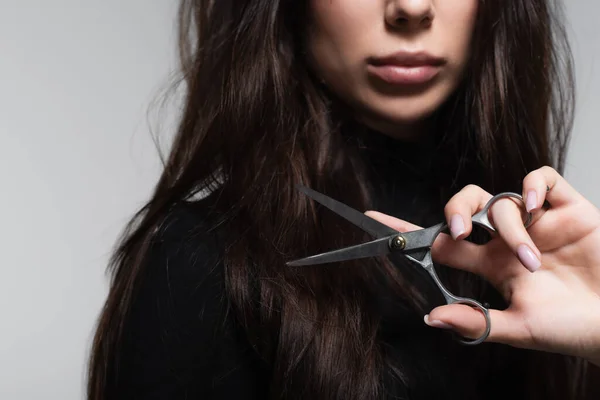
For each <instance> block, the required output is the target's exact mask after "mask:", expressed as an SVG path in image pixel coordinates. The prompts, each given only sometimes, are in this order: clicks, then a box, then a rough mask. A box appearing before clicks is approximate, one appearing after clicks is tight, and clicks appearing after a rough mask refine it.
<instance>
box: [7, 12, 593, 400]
mask: <svg viewBox="0 0 600 400" xmlns="http://www.w3.org/2000/svg"><path fill="white" fill-rule="evenodd" d="M176 3H177V2H176V1H174V0H170V1H167V0H154V1H147V0H105V1H93V2H92V1H83V0H52V1H50V0H29V1H8V0H0V57H1V59H0V60H1V61H0V76H1V78H0V139H1V141H0V182H1V186H0V187H1V193H2V196H0V221H1V224H2V225H1V228H2V229H0V249H1V251H0V316H1V319H0V398H1V399H7V400H8V399H27V400H28V399H61V400H75V399H82V398H83V396H84V395H83V393H84V392H83V387H84V384H83V382H84V376H85V369H84V365H85V359H86V357H87V350H88V346H89V341H90V338H91V334H92V328H93V324H94V321H95V318H96V316H97V314H98V311H99V308H100V306H101V304H102V301H103V300H104V298H105V295H106V289H107V280H106V277H105V275H104V268H105V264H106V261H107V257H108V255H109V253H110V250H111V248H112V245H113V243H114V240H115V238H116V235H117V234H118V233H119V232H120V230H121V229H122V227H123V225H124V223H125V222H126V221H127V219H128V218H129V217H130V216H131V213H132V212H133V211H134V210H135V209H136V207H138V206H139V205H140V204H141V202H142V201H143V200H144V199H145V198H146V196H147V194H148V191H149V190H150V188H151V187H152V185H153V184H154V182H155V180H156V178H157V174H158V172H159V169H158V167H159V164H158V158H157V155H156V151H155V147H154V143H153V142H152V140H151V137H150V135H149V133H148V132H149V129H150V126H154V125H149V124H148V122H150V123H151V124H154V123H155V122H156V121H157V118H160V115H157V114H156V113H154V114H152V115H153V116H152V117H151V119H150V120H148V119H147V117H148V116H147V109H148V107H149V106H150V104H151V102H152V101H153V100H155V99H156V97H157V96H158V95H159V93H160V92H159V90H160V89H162V88H163V86H164V85H165V84H167V78H168V74H169V72H170V71H171V69H172V68H173V67H174V66H175V63H174V56H175V34H174V25H173V22H174V17H175V6H176ZM568 11H569V19H570V28H569V29H570V33H571V38H572V45H573V50H574V52H575V57H576V63H577V77H578V89H579V92H578V112H577V120H576V126H575V132H574V139H573V142H572V147H571V152H570V156H569V165H568V170H567V173H566V175H567V178H568V179H569V180H570V182H571V183H572V184H573V185H574V186H575V187H576V188H577V189H578V190H580V191H581V192H582V193H583V194H584V195H586V196H587V197H588V198H589V199H590V200H591V201H592V202H594V203H595V204H597V205H600V185H598V178H599V177H600V173H599V172H600V163H599V162H598V152H597V150H596V149H597V148H598V145H600V130H599V129H598V125H597V123H596V121H597V118H598V112H599V111H600V109H599V104H600V78H598V74H600V67H598V66H597V65H596V63H597V62H598V58H599V56H600V44H599V43H600V27H599V25H598V22H597V15H598V14H599V13H600V3H598V2H595V1H591V0H571V1H569V2H568ZM168 110H169V109H167V113H166V115H165V119H164V121H163V124H162V130H163V132H166V133H167V134H168V133H169V132H171V131H172V126H173V120H172V118H169V116H172V115H173V113H169V112H168ZM171 110H172V108H171Z"/></svg>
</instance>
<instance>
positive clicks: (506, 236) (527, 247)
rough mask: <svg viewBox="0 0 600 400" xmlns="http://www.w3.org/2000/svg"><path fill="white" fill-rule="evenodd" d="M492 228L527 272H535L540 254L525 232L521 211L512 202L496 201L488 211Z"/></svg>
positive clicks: (539, 264)
mask: <svg viewBox="0 0 600 400" xmlns="http://www.w3.org/2000/svg"><path fill="white" fill-rule="evenodd" d="M490 212H491V214H492V215H493V218H494V226H495V228H496V231H497V232H498V233H499V234H500V236H501V237H502V239H503V240H504V242H505V243H506V244H507V246H508V247H509V248H510V249H511V250H512V252H513V253H514V254H515V255H516V256H517V258H518V259H519V261H521V264H523V266H525V268H527V269H528V270H529V271H531V272H535V271H537V270H538V269H539V268H540V267H541V265H542V263H541V258H542V254H541V252H540V250H539V249H538V248H537V246H536V245H535V244H534V242H533V240H532V239H531V236H530V235H529V233H528V232H527V229H526V228H525V225H523V220H522V218H521V211H520V210H519V208H518V207H517V205H516V204H515V203H514V202H513V201H502V200H500V201H498V202H497V203H496V204H494V205H493V206H492V207H491V209H490Z"/></svg>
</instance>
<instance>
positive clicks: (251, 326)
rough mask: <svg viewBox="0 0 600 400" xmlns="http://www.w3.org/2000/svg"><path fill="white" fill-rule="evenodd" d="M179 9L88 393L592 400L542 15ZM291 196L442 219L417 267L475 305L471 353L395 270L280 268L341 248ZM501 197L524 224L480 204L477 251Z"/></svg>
mask: <svg viewBox="0 0 600 400" xmlns="http://www.w3.org/2000/svg"><path fill="white" fill-rule="evenodd" d="M180 11H181V12H180V19H181V20H180V29H181V35H180V38H181V55H182V63H183V64H182V71H183V74H184V77H185V82H186V84H187V93H186V98H185V108H184V110H183V116H182V119H181V124H180V127H179V132H178V135H177V137H176V139H175V142H174V144H173V147H172V149H171V154H170V157H169V159H168V163H167V165H166V168H165V170H164V173H163V175H162V177H161V179H160V182H159V183H158V186H157V188H156V191H155V192H154V194H153V196H152V198H151V199H150V201H149V202H148V204H147V205H146V206H145V207H144V208H143V209H142V210H141V211H140V212H139V213H138V214H137V215H136V218H135V219H134V220H133V222H132V224H131V225H130V227H129V228H130V229H128V231H127V235H126V236H125V237H124V238H123V242H122V244H121V246H120V248H119V249H118V251H117V253H116V255H115V257H114V260H113V264H112V273H113V280H112V286H111V291H110V294H109V297H108V299H107V302H106V305H105V307H104V310H103V312H102V315H101V318H100V321H99V326H98V330H97V333H96V337H95V341H94V347H93V352H92V358H91V361H90V377H89V386H88V397H89V398H90V399H120V398H123V399H193V398H198V399H209V398H210V399H215V398H219V399H221V398H231V399H265V398H283V399H385V398H398V399H436V398H445V399H461V400H464V399H505V398H510V399H561V400H564V399H584V398H587V399H591V398H598V397H597V396H598V394H599V392H598V389H597V381H594V380H593V377H592V375H593V374H594V373H595V372H596V371H597V370H596V369H595V368H596V367H595V365H598V364H599V363H600V311H599V310H600V298H599V294H600V254H599V253H598V251H597V248H598V247H599V246H600V212H599V211H598V209H596V208H595V207H594V206H593V205H591V204H590V203H589V202H588V201H586V200H585V199H584V198H582V197H581V195H579V194H578V193H577V192H576V191H575V190H574V189H573V188H571V187H570V186H569V185H568V183H567V182H566V181H565V180H564V179H563V178H562V177H561V176H560V172H562V168H563V165H564V159H565V152H566V146H567V143H568V133H569V129H570V126H571V109H570V105H571V100H572V92H571V91H572V80H571V76H570V71H571V70H570V58H569V53H568V52H565V51H563V50H568V46H566V45H565V44H566V43H565V41H564V40H563V39H564V37H563V36H564V35H563V31H562V28H561V24H560V23H561V21H560V19H559V13H558V11H559V10H558V9H557V8H556V7H555V6H554V5H553V4H552V2H551V1H550V0H523V1H518V2H505V1H488V0H485V1H477V0H443V1H442V0H410V1H409V0H376V1H374V0H333V1H321V0H311V1H307V2H302V1H279V0H246V1H238V2H228V1H210V0H186V1H182V4H181V10H180ZM296 184H303V185H305V186H309V187H311V188H313V189H315V190H317V191H320V192H323V193H325V194H327V195H329V196H331V197H334V198H336V199H339V200H341V201H343V202H344V203H346V204H348V205H350V206H352V207H354V208H357V209H360V210H373V211H370V212H369V215H370V216H372V217H373V218H375V219H379V220H380V221H382V222H385V223H386V224H388V225H390V226H392V227H396V228H397V229H398V230H401V231H406V230H412V229H414V228H415V226H428V225H429V224H434V223H437V222H440V221H442V220H446V221H448V223H449V224H450V227H451V230H450V231H451V236H448V235H445V236H443V237H441V238H440V240H439V241H437V242H436V245H435V246H434V249H433V250H434V253H433V254H434V259H435V261H436V262H438V263H439V264H440V268H443V274H442V279H444V281H445V282H447V283H448V285H450V287H451V288H452V289H453V290H452V291H453V292H455V293H458V294H460V295H463V296H469V297H473V298H476V299H479V300H480V301H483V302H487V303H489V304H490V307H491V308H492V309H493V312H492V314H491V318H492V332H491V334H490V336H489V338H488V340H487V341H486V342H485V343H483V344H480V345H477V346H464V345H461V344H459V343H458V341H456V340H455V337H454V336H453V334H452V333H458V334H461V335H463V336H466V337H477V336H478V335H479V334H480V333H481V331H482V329H483V328H484V325H483V324H484V320H483V319H482V318H481V316H480V315H479V314H477V313H476V312H475V311H473V310H471V309H469V308H465V307H464V306H458V305H454V306H444V305H443V304H444V303H443V301H442V300H443V299H441V298H440V295H439V294H438V293H437V292H436V291H435V290H434V288H433V286H432V285H431V281H430V280H428V279H427V277H426V276H423V275H421V274H420V273H419V271H418V270H417V269H416V268H415V267H414V265H412V264H411V263H409V262H407V261H404V260H400V259H392V258H390V259H376V258H374V259H366V260H358V261H348V262H343V263H337V264H332V265H326V266H316V267H303V268H292V267H288V266H286V262H288V261H290V260H293V259H297V258H300V257H304V256H307V255H310V254H315V253H317V252H321V251H325V250H329V249H333V248H338V247H342V246H347V245H350V244H354V243H358V242H360V241H362V240H364V239H365V237H363V235H361V234H360V233H359V232H357V230H356V229H353V228H352V227H351V226H349V225H348V224H347V223H345V222H343V221H340V219H339V218H336V217H335V216H334V215H332V213H330V212H328V211H327V210H323V209H322V208H320V207H316V206H315V205H314V203H312V202H311V201H309V199H308V198H307V197H306V196H304V195H303V194H302V193H300V192H298V191H296V190H295V185H296ZM503 191H514V192H518V193H523V196H524V200H525V203H526V205H527V208H528V210H529V211H532V212H533V213H534V216H535V218H534V223H533V225H532V226H531V227H529V228H528V229H527V230H526V229H525V228H524V227H523V226H522V224H521V220H520V216H519V215H518V213H517V212H515V210H516V207H514V206H513V205H512V204H513V203H509V201H503V202H499V203H498V204H497V206H496V207H494V209H493V210H492V211H493V217H494V223H495V224H496V226H497V227H498V230H499V232H500V235H497V236H495V237H493V238H491V241H489V242H487V241H488V239H490V238H486V237H485V235H484V234H482V233H479V232H473V231H472V227H471V224H470V216H471V215H473V214H474V213H475V212H476V211H477V210H478V209H479V208H480V207H481V206H482V204H483V203H485V201H486V200H487V199H489V198H490V196H491V195H492V194H496V193H500V192H503ZM545 202H547V203H549V207H544V206H543V205H544V203H545ZM375 210H376V211H375ZM412 224H414V225H412ZM467 236H468V239H469V240H465V238H466V237H467ZM485 243H487V244H485ZM534 271H535V272H534ZM425 316H426V317H425ZM424 318H425V322H426V323H425V322H424Z"/></svg>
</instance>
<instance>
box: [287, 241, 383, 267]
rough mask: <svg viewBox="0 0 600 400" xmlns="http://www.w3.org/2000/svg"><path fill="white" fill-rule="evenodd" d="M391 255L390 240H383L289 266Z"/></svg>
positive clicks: (314, 257) (332, 252)
mask: <svg viewBox="0 0 600 400" xmlns="http://www.w3.org/2000/svg"><path fill="white" fill-rule="evenodd" d="M389 253H390V247H389V238H387V237H385V238H381V239H377V240H374V241H372V242H368V243H363V244H357V245H355V246H351V247H346V248H343V249H338V250H333V251H329V252H327V253H321V254H317V255H314V256H310V257H306V258H301V259H299V260H294V261H290V262H288V263H287V265H289V266H292V267H296V266H303V265H316V264H326V263H332V262H338V261H346V260H356V259H359V258H367V257H374V256H381V255H385V254H389Z"/></svg>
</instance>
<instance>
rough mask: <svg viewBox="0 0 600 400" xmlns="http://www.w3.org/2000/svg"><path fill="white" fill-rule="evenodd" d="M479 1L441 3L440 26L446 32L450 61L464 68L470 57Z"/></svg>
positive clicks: (461, 0) (462, 0) (467, 0)
mask: <svg viewBox="0 0 600 400" xmlns="http://www.w3.org/2000/svg"><path fill="white" fill-rule="evenodd" d="M478 3H479V2H478V1H477V0H460V1H446V2H440V4H441V6H440V8H439V14H438V18H439V21H438V22H439V25H440V27H441V29H443V30H444V32H443V35H440V36H442V37H445V38H446V39H445V46H446V48H447V50H448V56H449V57H450V61H451V62H452V63H453V64H455V66H457V67H459V68H463V67H464V66H465V64H466V63H467V61H468V59H469V55H470V49H471V42H472V39H473V30H474V28H475V20H476V18H477V10H478Z"/></svg>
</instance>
